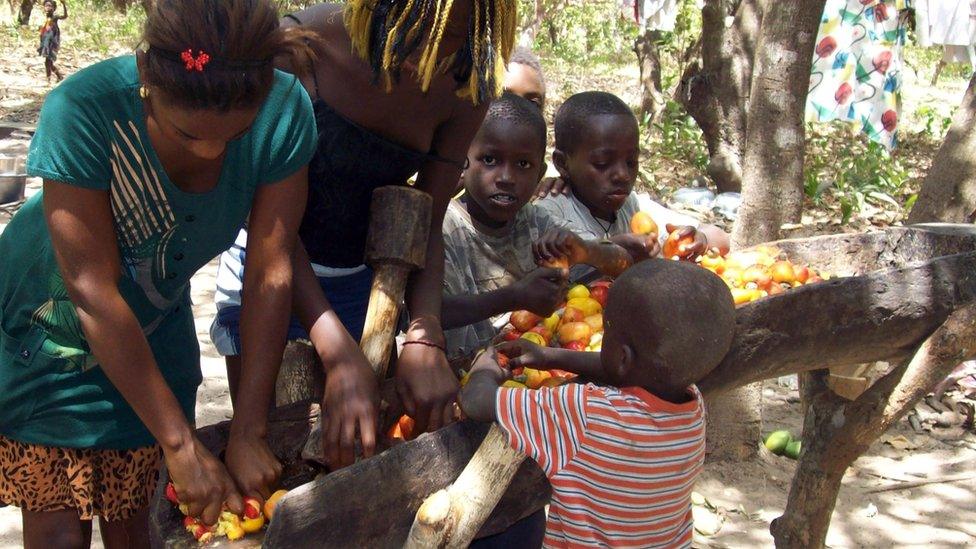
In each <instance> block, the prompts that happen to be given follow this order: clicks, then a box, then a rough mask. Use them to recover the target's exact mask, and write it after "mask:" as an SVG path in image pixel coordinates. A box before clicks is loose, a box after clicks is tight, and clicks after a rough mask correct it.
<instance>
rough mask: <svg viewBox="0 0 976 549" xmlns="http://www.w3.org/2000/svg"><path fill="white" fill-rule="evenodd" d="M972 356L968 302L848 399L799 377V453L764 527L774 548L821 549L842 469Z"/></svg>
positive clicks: (975, 334)
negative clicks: (775, 512) (781, 504)
mask: <svg viewBox="0 0 976 549" xmlns="http://www.w3.org/2000/svg"><path fill="white" fill-rule="evenodd" d="M973 355H976V304H969V305H966V306H964V307H962V308H960V309H957V310H956V311H954V312H953V313H952V314H951V315H949V318H948V319H947V320H946V321H945V323H944V324H942V326H940V327H939V328H938V329H936V330H935V332H933V333H932V335H930V336H929V338H928V339H926V340H925V342H924V343H922V345H921V346H920V347H919V348H918V350H917V351H916V353H915V355H914V356H913V357H912V358H911V360H909V361H906V362H905V363H903V364H901V365H899V366H897V367H895V368H893V369H892V370H891V371H890V372H888V373H887V374H886V375H885V376H884V377H882V378H881V379H879V380H878V381H877V382H875V384H874V385H872V386H871V388H869V389H868V390H867V391H865V392H864V393H863V394H861V396H859V397H857V399H855V400H854V401H849V400H847V399H845V398H843V397H840V396H837V395H836V394H835V393H834V392H833V391H832V390H830V388H829V387H828V386H827V375H828V374H827V371H826V370H818V371H817V372H814V373H812V374H810V375H809V376H807V379H806V380H805V383H806V384H807V385H806V387H805V389H804V394H805V395H807V396H808V400H809V408H808V409H807V411H806V416H805V418H804V423H803V451H802V453H801V454H800V460H799V465H798V467H797V471H796V475H795V476H794V477H793V483H792V485H791V486H790V495H789V498H787V502H788V503H787V505H786V510H785V511H784V513H783V516H781V517H779V518H777V519H776V520H774V521H773V523H772V524H771V525H770V527H769V530H770V532H771V533H772V534H773V539H774V540H775V541H776V547H779V548H783V547H788V548H793V547H802V548H808V547H812V548H816V547H823V546H824V543H825V542H826V539H827V530H828V528H829V526H830V517H831V514H832V513H833V510H834V504H835V502H836V501H837V492H838V490H839V489H840V484H841V480H842V479H843V476H844V471H846V470H847V467H848V466H850V464H851V463H852V462H853V461H854V460H855V459H857V458H858V456H860V455H861V454H863V453H864V452H865V451H866V450H867V449H868V448H869V447H870V446H871V443H873V442H874V440H875V439H876V438H878V437H879V436H881V434H882V433H884V432H885V431H886V430H887V429H888V427H890V426H891V424H892V423H894V422H895V421H897V420H898V419H900V418H901V417H902V416H904V415H905V414H906V413H908V411H909V410H911V409H912V408H914V407H915V404H916V403H917V402H918V401H919V400H921V399H922V397H924V396H925V395H926V394H927V393H928V392H929V391H930V390H931V389H932V388H933V387H935V385H936V384H937V383H938V382H939V381H940V380H942V379H943V378H944V377H945V376H946V375H948V374H949V372H951V371H952V369H953V368H955V367H956V365H957V364H959V363H960V362H962V361H963V360H967V359H969V358H971V357H972V356H973Z"/></svg>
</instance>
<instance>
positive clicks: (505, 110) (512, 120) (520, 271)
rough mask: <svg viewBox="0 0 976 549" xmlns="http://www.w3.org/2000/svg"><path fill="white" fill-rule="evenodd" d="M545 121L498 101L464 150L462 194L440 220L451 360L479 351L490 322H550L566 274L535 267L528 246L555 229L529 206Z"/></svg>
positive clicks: (523, 103)
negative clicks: (525, 315)
mask: <svg viewBox="0 0 976 549" xmlns="http://www.w3.org/2000/svg"><path fill="white" fill-rule="evenodd" d="M545 153H546V122H545V120H544V119H543V118H542V112H541V110H539V109H538V108H537V107H536V105H535V104H533V103H531V102H529V101H528V100H527V99H523V98H522V97H519V96H517V95H514V94H511V93H505V94H504V95H502V97H500V98H498V99H496V100H495V101H494V102H493V103H492V104H491V107H489V109H488V113H487V114H486V115H485V119H484V122H483V123H482V125H481V129H480V130H479V131H478V133H477V135H475V138H474V140H473V141H472V142H471V147H470V148H469V150H468V158H467V163H466V167H465V170H464V171H463V172H462V174H461V183H462V185H463V187H464V194H462V195H461V196H460V197H459V198H456V199H454V200H453V201H451V203H450V205H449V206H448V207H447V214H446V215H445V217H444V227H443V232H444V252H445V264H444V302H443V307H442V310H443V313H442V315H443V316H442V317H441V323H442V325H443V326H444V328H445V334H444V335H445V338H446V341H447V356H448V358H449V359H451V358H457V357H462V356H466V355H469V354H471V353H473V352H474V351H475V350H477V349H480V348H482V347H484V345H485V344H486V343H487V342H488V341H489V340H491V339H492V338H493V337H494V336H495V335H496V334H497V333H498V328H497V327H495V326H494V324H493V323H492V321H493V319H497V318H499V317H500V316H501V315H503V314H505V313H507V312H509V311H512V310H515V309H528V310H530V311H532V312H534V313H536V314H539V315H543V316H548V315H549V314H551V313H552V312H553V311H554V310H555V309H556V307H557V306H558V305H559V303H560V301H561V300H562V299H563V294H564V293H565V287H566V273H565V272H563V271H561V270H560V269H551V268H540V267H537V266H536V263H535V258H534V256H533V252H532V243H533V242H534V241H535V240H537V239H539V238H540V237H541V236H542V235H543V234H545V233H546V232H547V231H549V230H550V229H553V228H555V227H557V226H558V221H557V220H555V219H553V218H552V217H551V216H550V215H549V214H548V213H547V212H546V211H544V210H542V209H540V208H538V207H536V206H534V205H532V204H529V203H528V202H529V199H531V198H532V194H533V192H534V191H535V188H536V185H538V184H539V180H540V179H541V178H542V174H543V173H545V170H546V163H545V160H544V157H545Z"/></svg>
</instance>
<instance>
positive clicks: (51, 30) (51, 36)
mask: <svg viewBox="0 0 976 549" xmlns="http://www.w3.org/2000/svg"><path fill="white" fill-rule="evenodd" d="M57 10H58V3H57V2H56V1H55V0H44V24H43V25H41V42H40V45H39V46H38V47H37V53H38V54H39V55H40V56H41V57H43V58H44V72H46V73H47V81H48V82H49V83H50V82H51V73H54V76H55V78H57V79H58V82H60V81H61V80H62V79H63V78H64V76H63V75H62V74H61V71H60V70H58V67H57V65H55V64H54V62H55V61H57V60H58V50H59V49H60V48H61V27H60V26H59V25H58V21H61V20H63V19H67V18H68V4H67V3H66V2H65V0H62V1H61V15H58V14H56V13H54V12H56V11H57Z"/></svg>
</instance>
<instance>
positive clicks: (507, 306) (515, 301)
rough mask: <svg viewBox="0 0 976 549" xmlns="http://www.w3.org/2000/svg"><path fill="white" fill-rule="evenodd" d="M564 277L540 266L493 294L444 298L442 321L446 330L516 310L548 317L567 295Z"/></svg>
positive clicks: (563, 273)
mask: <svg viewBox="0 0 976 549" xmlns="http://www.w3.org/2000/svg"><path fill="white" fill-rule="evenodd" d="M566 277H567V272H566V271H565V269H553V268H548V267H539V268H538V269H535V270H534V271H532V272H530V273H529V274H527V275H525V276H524V277H523V278H522V279H521V280H517V281H515V282H514V283H513V284H511V285H509V286H505V287H504V288H499V289H497V290H495V291H493V292H485V293H483V294H464V295H456V296H444V317H443V318H442V319H441V322H442V323H443V324H444V326H445V327H446V328H456V327H460V326H467V325H468V324H473V323H475V322H479V321H481V320H484V319H486V318H490V317H492V316H495V315H499V314H502V313H507V312H509V311H514V310H516V309H526V310H529V311H531V312H533V313H535V314H537V315H540V316H549V315H551V314H552V313H553V311H555V310H556V309H557V308H558V307H559V304H560V303H562V301H563V299H564V297H565V295H566V282H567V279H566Z"/></svg>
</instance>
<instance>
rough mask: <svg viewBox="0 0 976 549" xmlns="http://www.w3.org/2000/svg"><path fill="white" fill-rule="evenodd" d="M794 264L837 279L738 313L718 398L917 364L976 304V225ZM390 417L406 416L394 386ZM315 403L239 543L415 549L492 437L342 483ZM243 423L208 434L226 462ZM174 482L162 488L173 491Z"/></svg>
mask: <svg viewBox="0 0 976 549" xmlns="http://www.w3.org/2000/svg"><path fill="white" fill-rule="evenodd" d="M772 245H774V246H776V247H777V248H779V249H780V250H782V251H783V252H785V253H786V254H787V256H788V257H789V259H790V260H791V261H793V262H794V263H798V264H807V265H810V266H811V267H814V268H816V269H817V270H819V271H825V272H828V273H831V275H832V276H835V277H838V278H832V279H831V280H828V281H825V282H822V283H819V284H814V285H809V286H802V287H799V288H796V289H793V290H791V291H789V292H786V293H784V294H781V295H777V296H771V297H767V298H765V299H762V300H759V301H756V302H753V303H750V304H748V305H745V306H742V307H740V308H739V309H738V310H737V319H736V330H737V332H736V336H735V339H734V342H733V345H732V349H731V351H730V352H729V354H728V355H727V356H726V358H725V359H724V360H723V362H722V364H721V365H720V366H719V367H718V368H717V369H716V370H715V371H714V372H713V373H712V374H711V375H710V376H709V377H708V378H707V379H706V380H704V381H703V382H702V383H701V384H700V386H701V388H702V390H703V392H704V393H706V395H714V394H716V393H720V392H723V391H727V390H729V389H732V388H735V387H738V386H741V385H744V384H747V383H750V382H753V381H757V380H762V379H768V378H771V377H776V376H780V375H785V374H790V373H796V372H801V371H808V370H813V369H819V368H828V367H836V366H842V365H850V364H858V363H863V362H873V361H880V360H888V361H890V360H894V359H898V358H903V357H904V356H905V355H907V354H909V353H911V352H912V351H913V349H914V348H915V347H916V346H917V345H918V344H919V343H920V342H921V341H922V340H924V339H925V338H926V337H927V336H928V335H929V334H931V333H932V331H933V330H934V329H935V328H937V327H938V326H939V325H941V324H942V323H943V322H944V321H945V319H946V318H947V317H948V315H949V314H950V313H951V312H952V311H953V310H954V309H956V308H958V307H959V306H961V305H962V304H965V303H969V302H973V301H976V229H974V227H972V226H968V225H919V226H913V227H907V228H890V229H887V230H885V231H879V232H875V233H869V234H850V235H848V234H842V235H831V236H823V237H814V238H805V239H795V240H783V241H778V242H774V243H772ZM384 396H385V397H386V401H387V402H390V403H391V404H392V408H393V410H390V413H387V414H385V415H386V416H388V417H387V421H386V422H385V423H386V424H392V422H393V421H394V418H395V417H398V415H399V414H398V413H397V412H398V411H399V410H395V408H396V403H395V397H394V396H393V393H392V391H390V388H389V386H386V387H384ZM308 420H309V418H308V412H307V406H306V405H305V404H303V403H298V404H295V405H291V406H288V407H284V408H280V409H278V410H277V411H276V412H275V413H274V417H273V419H272V422H271V424H270V426H269V431H270V435H269V439H270V443H271V445H272V448H273V449H275V450H276V452H277V453H278V456H279V458H281V459H282V461H283V462H284V463H285V465H286V471H285V475H284V485H285V487H286V488H294V487H296V486H297V488H294V489H293V490H292V491H291V492H289V494H288V495H287V496H286V497H285V498H283V499H282V501H281V503H280V504H279V507H278V509H277V510H276V514H275V520H274V521H272V522H271V524H270V526H269V527H268V529H267V530H266V532H265V535H264V537H263V539H262V538H260V537H253V536H249V537H248V538H245V539H244V540H242V541H239V542H236V543H234V544H233V545H235V546H238V547H245V546H257V545H259V544H261V543H262V542H263V543H264V546H266V547H289V548H292V547H401V546H402V545H403V543H404V541H405V539H406V538H407V535H408V532H409V531H410V527H411V524H412V523H413V521H414V516H415V514H416V512H417V509H418V507H419V506H420V504H421V503H422V502H423V500H424V498H426V497H427V496H428V495H430V494H431V493H433V492H435V491H437V490H439V489H442V488H445V487H447V486H449V485H450V484H451V483H452V482H454V480H455V479H456V478H457V477H458V475H459V474H460V472H461V471H462V470H463V468H464V466H465V465H466V464H467V462H468V460H469V459H470V458H471V456H472V455H473V454H474V452H475V450H476V449H477V448H478V445H479V443H480V442H481V440H482V438H483V437H484V436H485V433H486V432H487V428H486V427H485V426H482V425H475V424H472V423H470V422H462V423H456V424H453V425H450V426H448V427H445V428H443V429H441V430H440V431H438V432H436V433H432V434H427V435H423V436H421V437H419V438H417V439H416V440H413V441H411V442H407V443H404V444H400V445H398V446H395V447H393V448H390V449H388V450H386V451H385V452H383V453H382V454H380V455H378V456H376V457H373V458H371V459H368V460H364V461H361V462H359V463H357V464H356V465H354V466H351V467H348V468H345V469H342V470H340V471H337V472H335V473H331V474H319V473H321V472H322V469H319V468H317V466H315V465H310V464H308V463H306V462H305V461H303V460H302V457H301V453H302V447H303V445H304V443H305V437H306V435H307V433H308V430H309V427H308V424H309V421H308ZM228 428H229V425H228V424H227V423H226V422H225V423H222V424H218V425H214V426H210V427H206V428H203V429H201V430H200V437H201V440H202V441H203V442H204V444H206V445H207V446H208V447H209V448H210V449H211V450H213V451H214V452H215V453H220V452H221V451H222V450H223V447H224V444H225V442H226V437H227V433H228ZM165 477H166V476H165V473H164V474H163V478H162V479H161V482H165V481H166V478H165ZM548 496H549V486H548V483H547V482H546V480H545V478H544V476H543V475H542V473H541V471H540V470H539V469H538V467H537V466H535V464H534V463H533V462H531V461H530V460H526V461H525V462H523V463H522V465H521V467H520V468H519V470H518V472H517V473H516V476H515V478H514V480H513V481H512V482H511V484H510V485H509V487H508V490H507V491H506V493H505V495H504V497H503V498H502V500H501V502H500V503H499V504H498V506H497V507H496V508H495V510H494V512H493V514H492V515H491V517H490V518H489V520H488V521H487V522H486V523H485V525H484V527H483V528H482V529H481V531H480V532H479V535H487V534H490V533H495V532H498V531H501V530H503V529H504V528H506V527H507V526H509V525H511V524H512V523H513V522H514V521H516V520H518V519H519V518H522V517H525V516H527V515H529V514H531V513H532V512H534V511H536V510H538V509H540V508H541V507H542V506H543V505H544V504H545V503H546V501H547V499H548ZM181 519H182V517H181V516H180V515H179V512H178V511H176V510H175V509H173V508H172V507H171V506H170V505H169V504H168V502H166V501H165V499H163V498H162V497H161V491H157V498H156V500H155V501H154V503H153V507H152V519H151V523H152V529H153V532H152V534H153V537H154V542H155V543H156V544H157V545H161V546H167V547H190V546H194V545H195V542H194V541H193V539H192V538H191V537H190V536H189V535H188V534H187V533H186V532H185V531H183V529H182V527H181V525H180V521H181Z"/></svg>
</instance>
